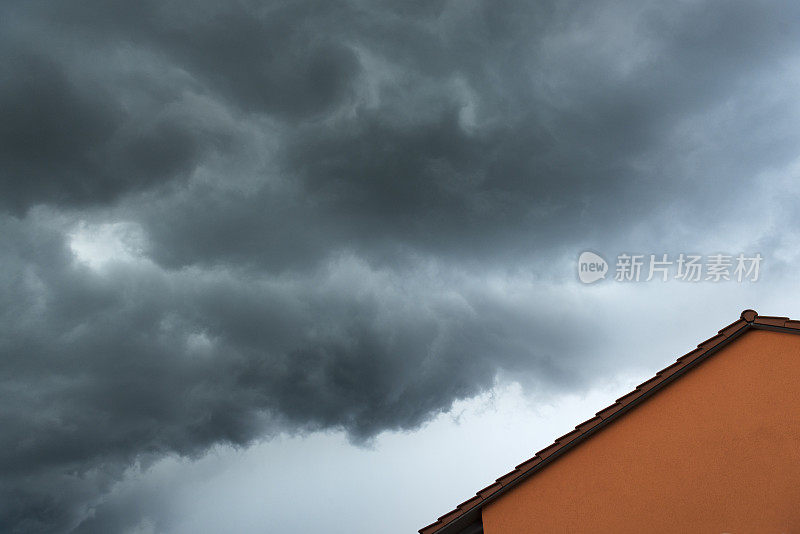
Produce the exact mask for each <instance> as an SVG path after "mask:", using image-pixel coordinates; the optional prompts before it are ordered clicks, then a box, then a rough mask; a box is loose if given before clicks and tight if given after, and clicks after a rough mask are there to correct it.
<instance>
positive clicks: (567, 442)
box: [419, 309, 800, 534]
mask: <svg viewBox="0 0 800 534" xmlns="http://www.w3.org/2000/svg"><path fill="white" fill-rule="evenodd" d="M751 328H757V329H768V330H778V329H779V330H781V331H784V330H785V331H794V333H797V334H800V321H793V320H791V319H789V318H788V317H773V316H768V315H758V313H756V311H755V310H751V309H747V310H744V311H743V312H742V313H741V314H740V316H739V319H737V320H735V321H734V322H732V323H731V324H729V325H727V326H725V327H723V328H722V329H720V330H719V331H718V332H717V334H716V335H714V336H712V337H710V338H708V339H706V340H705V341H702V342H700V343H699V344H698V345H697V348H696V349H693V350H691V351H689V352H687V353H686V354H684V355H683V356H681V357H679V358H678V359H677V360H676V361H675V363H673V364H671V365H669V366H667V367H665V368H664V369H661V370H660V371H658V372H657V373H656V375H655V376H654V377H652V378H650V379H648V380H645V381H644V382H642V383H641V384H639V385H638V386H636V388H634V390H633V391H631V392H629V393H626V394H625V395H623V396H622V397H620V398H618V399H617V400H616V401H614V402H613V403H612V404H610V405H609V406H606V407H605V408H603V409H602V410H600V411H599V412H597V413H596V415H595V416H594V417H592V418H590V419H587V420H586V421H584V422H582V423H580V424H578V425H577V426H576V427H575V429H574V430H572V431H570V432H567V433H566V434H564V435H563V436H561V437H560V438H557V439H556V440H555V441H554V442H553V443H552V444H550V445H548V446H547V447H545V448H544V449H542V450H540V451H538V452H537V453H536V454H534V455H533V456H532V457H531V458H529V459H528V460H525V461H524V462H522V463H520V464H519V465H517V466H516V467H515V468H514V469H513V470H511V471H509V472H508V473H506V474H505V475H503V476H501V477H499V478H497V479H496V480H495V481H494V482H493V483H491V484H489V485H488V486H486V487H485V488H483V489H481V490H478V492H477V493H476V494H475V496H474V497H472V498H470V499H467V500H466V501H464V502H462V503H461V504H459V505H458V506H456V508H455V509H453V510H451V511H450V512H448V513H446V514H445V515H443V516H441V517H439V519H437V520H436V521H434V522H433V523H431V524H430V525H428V526H425V527H423V528H421V529H419V532H420V534H433V533H439V534H445V530H442V529H445V527H448V526H455V525H459V526H462V527H463V526H464V525H461V523H462V522H461V521H458V519H459V518H462V519H463V518H465V517H473V516H474V514H475V512H479V511H480V509H481V508H482V507H483V505H484V504H486V503H487V502H488V501H490V500H493V499H494V498H496V497H498V496H499V495H500V494H501V493H505V491H507V490H508V489H509V488H510V487H511V486H514V485H516V484H517V483H519V482H520V480H521V479H522V478H527V477H528V476H529V475H530V474H532V472H533V471H538V470H539V469H541V468H542V467H543V466H544V465H545V464H547V463H549V460H550V459H551V458H554V457H556V456H558V455H560V454H562V453H564V452H566V450H568V449H569V448H570V447H572V446H573V445H575V444H577V443H578V442H579V441H583V440H584V439H585V438H587V437H588V436H589V435H591V434H592V433H594V432H595V431H597V430H598V429H599V428H600V427H602V426H604V425H606V424H608V423H609V422H610V421H612V420H613V419H615V418H616V417H618V416H619V415H620V414H622V413H624V412H625V411H627V410H628V409H629V408H631V407H632V405H633V404H634V403H635V402H636V401H638V400H640V399H642V398H644V397H647V396H649V395H650V394H652V393H654V392H655V390H657V389H660V388H661V387H662V386H664V385H666V384H667V383H669V382H670V381H671V380H673V379H674V378H677V376H678V375H680V374H682V372H684V371H686V370H687V369H688V368H690V367H692V366H693V364H694V363H695V362H698V361H700V360H702V359H703V358H704V357H705V356H709V355H710V354H711V353H713V352H716V351H717V350H718V349H719V348H721V347H722V346H724V345H725V344H726V343H728V342H729V341H731V340H732V339H734V338H736V337H738V336H740V335H741V334H743V333H744V332H745V331H747V330H749V329H751ZM447 532H449V529H448V530H447Z"/></svg>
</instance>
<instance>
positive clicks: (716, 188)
mask: <svg viewBox="0 0 800 534" xmlns="http://www.w3.org/2000/svg"><path fill="white" fill-rule="evenodd" d="M797 10H798V6H796V5H794V4H792V3H786V4H779V3H774V4H772V3H768V4H760V5H758V6H756V5H755V4H753V3H750V2H742V3H732V2H726V3H716V2H686V3H678V4H670V5H664V4H662V3H641V2H612V1H609V2H602V3H593V4H591V5H586V4H583V3H573V2H539V3H535V4H534V3H530V2H514V1H500V2H497V1H495V2H482V1H468V2H456V1H453V2H448V1H435V2H400V3H393V2H361V1H357V0H352V1H324V2H323V1H320V2H312V1H309V2H249V1H241V2H210V1H204V2H199V3H198V2H191V3H190V2H180V1H175V2H149V1H145V2H106V1H81V2H70V3H59V2H44V1H33V2H30V1H29V2H14V1H11V2H5V3H4V4H3V6H2V7H0V20H1V21H2V22H0V35H1V36H2V37H0V80H2V81H1V82H0V207H1V208H2V210H1V213H0V243H1V245H0V265H2V271H3V277H2V278H0V300H1V301H2V304H3V306H2V310H3V311H2V320H1V321H0V332H2V336H0V369H1V370H2V373H0V391H1V392H2V393H0V398H1V399H2V401H3V402H2V403H0V427H1V428H2V429H3V430H2V432H0V444H2V447H0V469H1V470H2V471H0V472H2V477H0V479H2V481H0V529H2V530H3V531H8V532H72V531H75V532H94V531H97V532H113V531H122V530H123V529H124V528H126V527H129V526H133V525H135V524H136V521H137V517H136V513H135V511H132V510H133V508H131V509H128V510H119V509H116V508H113V509H112V508H108V509H104V508H103V496H104V495H105V494H106V493H107V492H108V491H109V488H110V487H111V486H112V485H113V483H114V482H116V481H118V480H119V479H120V477H121V476H122V474H123V473H124V471H125V470H126V469H127V468H129V467H130V466H132V465H144V466H146V465H148V464H149V463H150V462H153V461H155V460H158V459H159V458H162V457H164V456H165V455H169V454H179V455H184V456H188V457H195V456H197V455H200V454H202V453H203V452H205V451H207V450H208V449H209V448H210V447H212V446H214V445H217V444H220V443H227V444H233V445H246V444H248V443H251V442H252V441H253V440H256V439H260V438H263V437H265V436H266V437H268V436H270V435H274V434H275V433H278V432H282V431H290V432H298V431H299V432H304V431H314V430H324V429H339V430H343V431H345V432H347V433H348V435H349V436H350V438H351V440H352V441H353V442H354V443H356V444H363V443H366V442H368V441H369V440H370V439H371V438H373V437H375V436H376V435H378V434H379V433H381V432H383V431H385V430H413V429H416V428H418V427H419V426H420V425H422V424H423V423H424V422H425V421H427V420H429V419H430V418H431V417H432V416H434V415H435V414H438V413H441V412H444V411H447V410H449V409H450V407H451V406H452V404H453V402H454V401H456V400H459V399H465V398H470V397H472V396H475V395H477V394H479V393H481V392H484V391H487V390H489V389H490V388H491V387H492V386H493V385H494V384H495V383H496V382H497V381H498V380H499V379H501V377H506V378H508V377H512V378H513V379H514V380H519V381H522V382H523V383H525V384H526V385H528V386H529V387H530V388H532V389H540V390H542V391H550V390H552V391H555V390H557V391H565V390H574V389H575V388H576V387H578V386H580V385H583V384H587V383H589V382H591V381H592V380H597V379H599V378H602V376H603V373H604V372H608V367H607V366H605V365H603V363H602V362H601V361H599V360H597V359H595V358H593V357H592V350H593V347H596V345H597V339H598V338H602V333H601V332H602V326H603V325H605V326H607V324H608V323H607V322H606V323H602V322H601V321H599V320H593V313H594V312H595V311H596V310H594V309H590V308H587V309H582V310H576V309H575V308H574V303H575V300H576V299H575V297H574V296H570V293H569V289H568V288H569V287H570V284H572V283H574V274H573V273H572V271H571V270H570V269H569V268H567V269H563V270H562V269H561V266H563V265H567V266H568V267H569V265H570V263H569V262H570V261H573V260H574V257H576V256H577V254H578V253H579V252H580V251H581V250H582V249H583V248H585V247H595V248H597V247H608V248H610V249H612V250H615V249H614V247H625V246H627V247H649V249H650V250H653V251H657V250H663V251H665V252H666V251H671V250H674V249H675V247H676V246H678V244H681V245H683V246H694V247H703V246H707V245H708V241H707V240H706V237H707V236H710V235H715V234H719V233H724V232H727V231H729V229H731V228H739V225H742V224H743V221H744V220H748V221H751V223H749V224H748V225H747V228H748V230H749V231H750V233H749V234H746V235H744V236H743V237H742V239H741V240H740V241H730V242H729V243H735V244H736V245H741V246H745V245H754V246H755V245H758V246H760V247H761V249H760V250H761V252H762V253H765V252H767V251H768V249H770V248H772V249H778V248H781V247H786V246H788V245H787V243H786V242H780V241H775V240H769V239H766V237H765V234H764V232H766V231H767V230H768V229H769V228H770V227H771V226H772V225H775V224H783V223H789V224H794V223H796V213H795V209H794V207H793V205H792V202H791V198H794V197H792V196H791V195H789V196H782V198H781V199H780V200H779V201H776V202H775V204H773V206H774V207H775V209H774V211H772V212H771V214H770V217H771V219H770V218H766V219H765V218H764V217H763V210H762V208H763V205H764V201H765V198H766V196H768V193H765V191H766V187H767V186H766V185H765V184H766V181H765V180H766V179H765V178H764V176H765V175H767V176H768V175H769V173H770V172H779V171H781V170H782V169H785V168H790V167H791V165H792V164H793V163H794V162H795V160H796V158H797V149H796V147H797V146H798V141H800V130H798V129H797V128H796V124H797V119H798V118H800V116H799V114H798V112H799V111H800V108H799V107H798V106H797V104H796V102H795V100H796V98H795V95H796V89H797V80H798V77H797V67H798V60H797V57H798V52H800V27H797V26H796V25H792V24H791V23H790V22H789V21H790V20H792V19H793V18H795V16H796V15H797V14H798V13H796V11H797ZM765 173H766V174H765ZM787 183H788V182H783V185H784V186H786V189H787V191H789V187H788V186H787ZM772 200H775V199H772V197H770V201H772ZM687 219H690V220H691V221H692V223H691V225H690V226H687V225H686V223H685V221H686V220H687ZM759 221H760V222H759ZM698 227H700V228H703V229H704V232H703V233H702V235H701V233H698V232H696V231H695V230H694V229H695V228H698ZM712 252H714V251H712ZM775 268H776V269H779V268H780V261H776V267H775ZM775 272H776V273H778V272H779V271H777V270H776V271H775ZM576 323H580V324H582V325H583V326H582V328H580V329H575V328H574V325H575V324H576Z"/></svg>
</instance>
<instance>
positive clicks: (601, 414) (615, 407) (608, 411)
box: [596, 402, 622, 419]
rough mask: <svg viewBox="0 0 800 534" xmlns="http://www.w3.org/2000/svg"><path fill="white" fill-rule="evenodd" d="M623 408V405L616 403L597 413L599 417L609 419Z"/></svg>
mask: <svg viewBox="0 0 800 534" xmlns="http://www.w3.org/2000/svg"><path fill="white" fill-rule="evenodd" d="M621 408H622V405H621V404H617V403H616V402H615V403H614V404H612V405H610V406H606V407H605V408H603V409H602V410H600V411H599V412H597V414H596V415H597V417H601V418H602V419H608V418H609V417H611V416H612V415H614V414H615V413H617V412H618V411H619V410H620V409H621Z"/></svg>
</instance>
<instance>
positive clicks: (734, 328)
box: [719, 319, 747, 336]
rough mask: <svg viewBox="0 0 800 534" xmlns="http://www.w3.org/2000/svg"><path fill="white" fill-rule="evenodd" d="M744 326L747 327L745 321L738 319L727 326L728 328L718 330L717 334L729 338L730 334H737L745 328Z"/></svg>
mask: <svg viewBox="0 0 800 534" xmlns="http://www.w3.org/2000/svg"><path fill="white" fill-rule="evenodd" d="M746 326H747V321H745V320H744V319H738V320H736V321H734V322H732V323H731V324H729V325H728V326H726V327H725V328H723V329H722V330H720V331H719V333H720V334H722V335H723V336H730V335H731V334H734V333H736V332H738V331H739V330H741V329H742V328H745V327H746Z"/></svg>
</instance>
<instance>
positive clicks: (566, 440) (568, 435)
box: [556, 428, 583, 443]
mask: <svg viewBox="0 0 800 534" xmlns="http://www.w3.org/2000/svg"><path fill="white" fill-rule="evenodd" d="M581 434H583V431H581V430H578V429H577V428H576V429H575V430H572V431H570V432H567V433H566V434H564V435H563V436H561V437H560V438H556V442H557V443H569V442H570V441H572V440H573V439H575V438H577V437H578V436H580V435H581Z"/></svg>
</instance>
